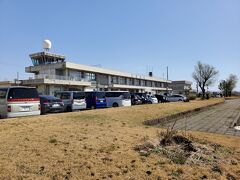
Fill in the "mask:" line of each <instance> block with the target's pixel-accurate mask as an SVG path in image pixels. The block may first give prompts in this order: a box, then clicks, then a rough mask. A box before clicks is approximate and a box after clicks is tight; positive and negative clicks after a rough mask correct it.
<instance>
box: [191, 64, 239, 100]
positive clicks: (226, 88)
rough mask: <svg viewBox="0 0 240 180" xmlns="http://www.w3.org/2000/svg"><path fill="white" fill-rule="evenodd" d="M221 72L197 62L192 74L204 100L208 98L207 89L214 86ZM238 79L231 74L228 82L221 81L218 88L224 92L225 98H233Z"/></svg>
mask: <svg viewBox="0 0 240 180" xmlns="http://www.w3.org/2000/svg"><path fill="white" fill-rule="evenodd" d="M218 74H219V71H218V70H216V68H215V67H214V66H211V65H209V64H204V63H202V62H200V61H198V62H197V64H196V65H195V68H194V72H193V73H192V77H193V79H194V80H195V82H196V83H197V86H198V87H199V88H200V89H201V91H202V99H205V98H206V87H208V86H211V85H213V84H214V83H215V82H216V80H217V77H218ZM237 82H238V77H237V76H236V75H234V74H230V75H229V77H228V78H227V79H226V80H221V81H220V83H219V85H218V88H219V90H221V91H222V93H223V95H224V96H226V97H227V96H231V95H232V91H233V89H234V88H235V87H236V85H237Z"/></svg>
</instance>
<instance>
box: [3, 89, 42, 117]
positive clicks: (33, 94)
mask: <svg viewBox="0 0 240 180" xmlns="http://www.w3.org/2000/svg"><path fill="white" fill-rule="evenodd" d="M32 115H40V100H39V96H38V92H37V89H36V88H34V87H21V86H17V87H5V88H0V118H10V117H19V116H32Z"/></svg>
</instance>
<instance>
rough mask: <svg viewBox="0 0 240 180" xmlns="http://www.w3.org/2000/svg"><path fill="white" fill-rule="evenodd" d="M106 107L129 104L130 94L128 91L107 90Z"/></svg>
mask: <svg viewBox="0 0 240 180" xmlns="http://www.w3.org/2000/svg"><path fill="white" fill-rule="evenodd" d="M106 102H107V107H120V106H131V95H130V93H129V92H128V91H107V92H106Z"/></svg>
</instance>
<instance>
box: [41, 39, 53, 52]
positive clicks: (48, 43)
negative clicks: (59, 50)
mask: <svg viewBox="0 0 240 180" xmlns="http://www.w3.org/2000/svg"><path fill="white" fill-rule="evenodd" d="M51 48H52V43H51V41H50V40H48V39H45V40H44V41H43V50H44V51H46V52H48V51H49V50H50V49H51Z"/></svg>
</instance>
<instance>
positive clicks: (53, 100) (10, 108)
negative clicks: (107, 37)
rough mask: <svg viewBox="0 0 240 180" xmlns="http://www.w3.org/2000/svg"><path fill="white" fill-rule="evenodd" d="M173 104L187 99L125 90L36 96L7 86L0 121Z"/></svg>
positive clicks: (1, 91) (0, 92)
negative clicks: (42, 115)
mask: <svg viewBox="0 0 240 180" xmlns="http://www.w3.org/2000/svg"><path fill="white" fill-rule="evenodd" d="M173 101H187V98H186V97H184V96H182V95H151V94H146V93H130V92H128V91H106V92H103V91H87V92H81V91H61V92H56V93H55V94H54V96H46V95H40V96H39V94H38V92H37V90H36V88H32V87H6V88H0V118H8V117H18V116H27V115H39V114H46V113H49V112H63V111H74V110H81V109H96V108H105V107H119V106H131V105H139V104H156V103H160V102H173Z"/></svg>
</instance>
